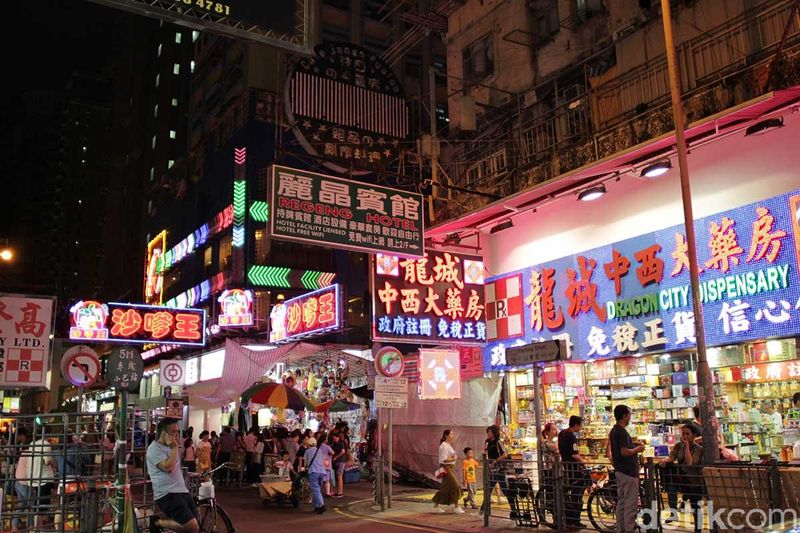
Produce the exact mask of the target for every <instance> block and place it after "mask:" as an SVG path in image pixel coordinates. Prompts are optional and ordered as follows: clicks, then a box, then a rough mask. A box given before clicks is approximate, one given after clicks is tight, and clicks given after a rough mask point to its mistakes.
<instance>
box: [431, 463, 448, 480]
mask: <svg viewBox="0 0 800 533" xmlns="http://www.w3.org/2000/svg"><path fill="white" fill-rule="evenodd" d="M433 477H435V478H436V479H444V478H446V477H447V469H446V468H445V467H443V466H440V467H439V468H438V469H437V470H436V471H435V472H434V473H433Z"/></svg>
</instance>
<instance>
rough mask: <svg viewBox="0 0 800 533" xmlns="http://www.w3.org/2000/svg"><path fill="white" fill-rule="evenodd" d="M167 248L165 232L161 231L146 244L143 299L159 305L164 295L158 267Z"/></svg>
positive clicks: (162, 281) (162, 273)
mask: <svg viewBox="0 0 800 533" xmlns="http://www.w3.org/2000/svg"><path fill="white" fill-rule="evenodd" d="M166 250H167V232H166V231H162V232H161V233H159V234H158V235H156V236H155V238H153V240H151V241H150V242H149V243H148V244H147V253H146V255H145V264H144V301H145V302H146V303H149V304H153V305H160V304H161V302H162V298H163V295H164V272H163V269H162V268H160V267H161V265H162V263H163V261H164V253H165V252H166Z"/></svg>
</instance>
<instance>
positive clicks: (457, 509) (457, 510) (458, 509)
mask: <svg viewBox="0 0 800 533" xmlns="http://www.w3.org/2000/svg"><path fill="white" fill-rule="evenodd" d="M453 512H454V513H455V514H464V509H462V508H461V507H459V506H458V505H456V506H455V508H454V509H453Z"/></svg>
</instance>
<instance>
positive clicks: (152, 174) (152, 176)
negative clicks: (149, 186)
mask: <svg viewBox="0 0 800 533" xmlns="http://www.w3.org/2000/svg"><path fill="white" fill-rule="evenodd" d="M155 179H156V169H155V168H154V167H150V181H153V180H155Z"/></svg>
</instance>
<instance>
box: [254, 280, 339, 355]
mask: <svg viewBox="0 0 800 533" xmlns="http://www.w3.org/2000/svg"><path fill="white" fill-rule="evenodd" d="M269 318H270V325H271V328H270V333H269V341H270V342H287V341H291V340H297V339H300V338H305V337H315V336H317V335H322V334H325V333H330V332H332V331H337V330H340V329H342V327H343V325H344V323H343V318H342V294H341V285H339V284H338V283H334V284H333V285H331V286H330V287H325V288H324V289H320V290H318V291H314V292H309V293H308V294H304V295H302V296H298V297H297V298H292V299H291V300H286V301H285V302H283V303H279V304H276V305H275V306H274V307H273V308H272V311H271V312H270V315H269Z"/></svg>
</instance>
